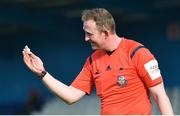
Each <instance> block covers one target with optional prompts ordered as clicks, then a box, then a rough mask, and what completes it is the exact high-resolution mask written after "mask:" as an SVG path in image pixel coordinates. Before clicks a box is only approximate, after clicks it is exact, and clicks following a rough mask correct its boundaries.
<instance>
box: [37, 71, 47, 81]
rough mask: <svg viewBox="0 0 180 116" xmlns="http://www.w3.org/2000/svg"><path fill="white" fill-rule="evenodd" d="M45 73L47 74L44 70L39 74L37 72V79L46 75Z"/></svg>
mask: <svg viewBox="0 0 180 116" xmlns="http://www.w3.org/2000/svg"><path fill="white" fill-rule="evenodd" d="M46 74H47V71H46V70H44V71H42V72H41V73H40V74H38V77H39V79H43V78H44V77H45V76H46Z"/></svg>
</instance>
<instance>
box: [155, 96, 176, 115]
mask: <svg viewBox="0 0 180 116" xmlns="http://www.w3.org/2000/svg"><path fill="white" fill-rule="evenodd" d="M155 101H156V103H157V105H158V107H159V110H160V112H161V114H162V115H173V109H172V106H171V103H170V100H169V98H168V96H167V95H166V94H165V95H163V98H162V96H161V98H160V97H157V96H156V97H155Z"/></svg>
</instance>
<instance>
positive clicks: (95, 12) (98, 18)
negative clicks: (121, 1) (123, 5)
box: [81, 8, 115, 33]
mask: <svg viewBox="0 0 180 116" xmlns="http://www.w3.org/2000/svg"><path fill="white" fill-rule="evenodd" d="M81 19H82V21H83V22H85V21H87V20H94V21H95V22H96V25H97V27H98V29H99V31H103V30H104V27H105V28H107V29H108V30H110V31H111V32H112V33H115V21H114V18H113V16H112V15H111V13H109V12H108V11H107V10H106V9H104V8H93V9H88V10H84V11H83V12H82V17H81Z"/></svg>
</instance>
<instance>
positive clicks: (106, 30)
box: [103, 26, 110, 36]
mask: <svg viewBox="0 0 180 116" xmlns="http://www.w3.org/2000/svg"><path fill="white" fill-rule="evenodd" d="M103 30H104V31H103V32H104V34H105V36H109V34H110V31H109V30H108V29H107V28H106V27H105V26H103Z"/></svg>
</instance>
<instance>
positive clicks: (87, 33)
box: [85, 32, 93, 37]
mask: <svg viewBox="0 0 180 116" xmlns="http://www.w3.org/2000/svg"><path fill="white" fill-rule="evenodd" d="M85 34H86V35H87V36H88V37H90V36H92V35H93V34H92V33H89V32H85Z"/></svg>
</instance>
